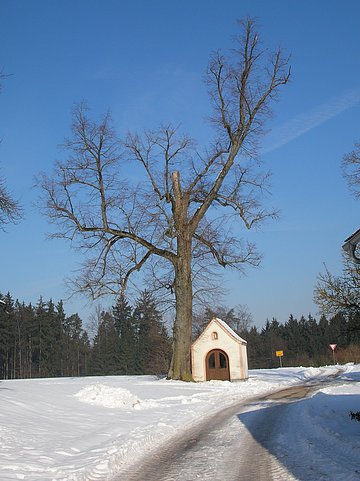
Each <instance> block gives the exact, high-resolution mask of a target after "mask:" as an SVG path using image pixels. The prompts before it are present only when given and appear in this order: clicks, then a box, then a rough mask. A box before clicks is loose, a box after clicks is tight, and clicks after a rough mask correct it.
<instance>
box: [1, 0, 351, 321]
mask: <svg viewBox="0 0 360 481" xmlns="http://www.w3.org/2000/svg"><path fill="white" fill-rule="evenodd" d="M248 15H250V16H253V17H256V18H257V19H258V22H259V24H260V25H261V32H262V37H263V41H264V44H265V45H268V46H271V47H273V48H276V47H277V46H279V45H280V46H282V47H283V48H285V49H286V51H287V52H288V53H289V54H291V65H292V80H291V83H290V85H289V86H287V87H286V88H285V89H283V92H282V95H281V97H280V100H279V102H278V103H276V104H275V106H274V116H273V118H272V119H270V121H269V122H268V125H267V127H268V128H269V129H270V131H269V133H268V134H267V136H266V137H264V139H263V141H262V159H263V161H264V163H265V165H266V166H268V167H269V168H270V169H271V170H272V173H273V177H272V190H271V191H272V195H271V197H270V198H269V199H268V202H269V203H270V204H271V205H272V206H275V207H276V208H278V209H280V211H281V216H280V219H279V220H278V221H275V222H269V223H267V224H266V225H264V226H263V227H262V228H261V229H260V230H256V231H252V232H250V233H248V238H249V239H251V240H254V241H255V242H256V243H257V245H258V248H259V250H260V251H261V252H262V253H263V255H264V259H263V262H262V266H261V268H259V269H248V271H247V276H246V277H242V278H239V277H238V275H237V274H235V273H229V274H228V275H226V279H227V288H228V290H229V293H228V296H227V298H226V302H227V304H228V305H230V306H233V305H236V304H246V305H247V306H248V309H249V311H250V312H251V313H252V315H253V317H254V322H255V324H256V325H257V326H262V325H263V324H264V322H265V321H266V318H270V319H271V318H272V317H276V318H277V319H278V320H279V321H280V322H284V321H286V320H287V318H288V316H289V314H290V313H292V314H293V315H294V316H297V317H299V316H300V315H302V314H304V315H305V316H306V315H308V314H309V313H312V314H313V315H316V316H317V315H318V312H317V307H316V306H315V305H314V304H313V301H312V298H313V289H314V285H315V283H316V277H317V275H318V274H319V272H322V271H323V270H324V267H323V264H324V263H326V265H327V267H328V268H329V270H330V271H331V272H333V273H339V272H340V270H341V245H342V242H343V240H344V239H345V238H346V237H347V236H348V235H350V234H351V233H352V232H353V231H354V230H356V229H357V228H358V227H359V215H358V211H359V207H360V206H359V204H358V203H356V201H355V199H354V198H353V197H352V196H351V195H350V193H349V191H348V189H347V186H346V184H345V181H344V180H343V178H342V176H341V170H340V162H341V158H342V156H343V155H344V154H345V153H347V152H348V151H350V150H351V149H352V147H353V143H354V142H355V141H359V139H360V123H359V120H360V56H359V53H358V49H359V45H360V30H359V28H358V20H359V18H360V2H358V1H357V0H347V1H340V0H338V1H334V0H326V1H324V0H317V1H316V2H314V1H310V0H303V1H300V0H297V1H294V0H286V1H285V0H277V1H276V0H261V1H260V0H252V1H246V0H238V1H235V0H224V1H222V2H220V1H214V0H197V1H194V0H192V1H191V0H183V1H181V2H180V1H179V2H175V1H169V0H168V1H164V0H152V1H146V0H132V1H130V0H123V1H120V0H117V1H115V0H101V1H100V0H97V1H94V0H71V1H69V0H61V1H60V0H59V1H55V0H31V1H27V0H23V1H20V0H1V2H0V69H2V70H3V72H4V73H6V74H8V75H9V77H8V78H7V79H6V80H5V81H4V82H3V90H2V92H1V95H0V112H1V115H0V136H1V138H2V143H1V145H0V172H1V175H3V176H4V177H5V178H6V180H7V183H8V186H9V188H10V189H11V191H12V193H13V195H14V196H15V197H17V198H19V199H20V201H21V203H22V205H23V207H24V211H25V218H24V220H23V221H22V222H21V223H20V224H18V225H16V226H9V227H8V229H7V232H6V233H0V246H1V276H0V292H2V293H5V292H7V291H10V292H11V293H12V295H13V296H14V297H15V298H19V299H20V300H24V301H25V302H30V301H31V302H33V303H35V302H36V301H37V300H38V298H39V296H40V295H42V296H43V297H44V298H45V299H46V300H48V299H49V298H50V297H52V298H53V299H54V300H56V301H57V300H59V299H60V298H63V299H65V298H66V297H67V295H68V294H67V290H66V287H65V285H64V279H65V278H66V277H69V276H71V273H72V271H74V270H75V269H76V268H77V267H78V264H79V261H80V260H81V257H79V256H78V254H76V253H75V252H73V251H72V250H71V248H70V246H69V245H67V244H66V243H64V242H63V241H59V240H56V241H55V240H48V239H47V238H46V234H47V233H49V232H51V226H50V225H49V224H48V222H47V220H46V219H44V218H43V217H41V215H40V213H39V212H38V209H37V208H36V207H35V205H34V201H35V200H36V198H37V195H38V193H37V192H36V190H34V188H33V183H34V176H35V175H36V174H37V173H39V172H40V171H43V170H44V171H47V172H50V171H51V169H52V165H53V163H54V160H55V159H56V158H57V156H59V148H58V146H59V144H61V142H62V141H63V139H64V137H65V136H66V135H67V134H68V132H69V126H70V121H71V110H72V107H73V105H74V103H75V102H79V101H81V100H87V101H88V102H89V104H90V105H91V106H92V108H93V109H94V111H95V113H97V112H99V113H100V112H104V111H106V110H107V109H108V108H110V109H111V111H112V115H113V118H114V121H115V124H116V127H117V129H118V131H119V133H120V134H124V133H126V132H127V131H128V130H141V129H142V128H144V127H145V128H146V127H147V128H154V127H156V126H157V125H158V124H159V123H161V122H168V121H171V122H173V123H175V124H181V126H182V128H183V130H184V131H185V132H186V133H188V134H190V135H191V136H193V137H195V138H198V139H199V140H200V141H203V142H204V141H206V140H207V138H208V136H209V127H208V125H207V124H206V122H204V118H205V117H206V115H207V114H208V113H209V103H208V97H207V89H206V86H205V85H204V84H203V82H202V76H203V73H204V70H205V68H206V65H207V61H208V59H209V55H210V53H211V51H213V50H215V49H218V48H223V49H226V48H229V47H230V46H231V38H232V36H233V35H234V34H236V31H237V24H236V20H237V19H239V18H245V17H246V16H248ZM92 307H93V306H92V304H91V303H90V304H89V303H88V302H87V301H86V300H84V299H81V298H73V299H71V300H70V301H65V310H66V312H67V314H71V313H72V312H73V311H78V312H79V314H80V316H81V317H82V318H83V320H84V321H86V320H87V318H88V316H89V313H90V312H91V311H92Z"/></svg>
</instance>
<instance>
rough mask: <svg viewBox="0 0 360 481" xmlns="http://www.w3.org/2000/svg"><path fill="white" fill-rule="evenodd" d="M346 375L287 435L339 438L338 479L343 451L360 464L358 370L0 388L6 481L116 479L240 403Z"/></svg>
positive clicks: (303, 411)
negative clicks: (242, 379) (183, 432)
mask: <svg viewBox="0 0 360 481" xmlns="http://www.w3.org/2000/svg"><path fill="white" fill-rule="evenodd" d="M339 368H340V369H341V370H342V374H341V377H340V380H341V381H342V382H340V383H339V382H337V383H336V384H334V386H333V387H331V388H329V387H326V388H325V387H324V389H322V390H321V391H320V392H319V393H318V394H316V395H314V396H312V398H311V399H309V400H307V402H306V403H298V406H299V412H298V414H297V416H296V418H294V424H293V425H292V426H289V427H288V430H289V431H288V433H286V432H283V436H284V440H286V443H287V444H289V443H290V444H291V442H292V439H294V436H293V435H292V434H290V433H293V432H294V431H297V433H298V435H297V436H296V439H294V443H295V442H296V443H299V442H302V443H306V442H307V441H306V439H307V438H308V436H309V435H312V438H313V441H314V442H316V443H325V442H326V443H327V444H329V440H332V441H330V442H331V443H333V444H335V443H336V449H334V451H333V458H334V457H336V456H337V457H338V458H339V459H338V466H339V472H341V463H342V462H344V459H345V458H344V456H345V453H346V462H351V459H353V461H354V462H357V461H358V458H359V448H360V423H358V422H356V421H353V420H351V419H350V417H349V411H359V410H360V365H355V366H351V365H347V366H341V367H324V368H319V369H315V368H282V369H272V370H253V371H250V378H249V380H248V381H246V382H237V383H229V382H221V381H210V382H205V383H198V384H194V383H183V382H178V381H167V380H159V379H157V378H155V377H153V376H137V377H131V376H114V377H87V378H61V379H60V378H58V379H36V380H13V381H1V382H0V399H1V409H0V480H1V481H10V480H19V479H24V480H26V481H45V480H46V481H50V480H57V481H58V480H62V481H85V480H86V481H90V480H104V479H111V478H112V477H113V476H115V475H116V473H117V472H118V471H119V470H120V469H122V468H124V467H125V466H127V465H129V464H130V463H132V462H134V461H136V459H137V458H139V457H141V456H143V455H144V454H145V453H147V452H149V449H153V448H156V446H159V445H161V443H164V442H166V440H167V439H169V438H171V437H172V436H174V434H175V433H178V432H180V431H181V430H183V429H185V428H186V427H187V426H189V425H191V424H192V423H193V422H195V420H197V419H199V418H204V417H205V416H206V415H209V414H210V413H214V411H216V410H218V409H221V408H222V407H224V406H226V405H229V404H232V403H234V402H236V401H241V400H246V399H248V398H252V397H255V396H259V395H262V394H266V393H269V392H271V391H274V390H278V389H280V388H282V387H288V386H291V385H294V384H297V383H301V382H303V381H306V380H310V379H319V378H323V379H325V378H326V377H328V376H331V375H333V374H334V373H335V372H337V371H338V369H339ZM349 381H352V382H349ZM302 430H306V436H301V431H302ZM309 431H311V433H309ZM304 434H305V432H304ZM295 448H296V449H297V447H296V446H295V445H294V449H295ZM319 462H321V461H319ZM359 477H360V474H359ZM338 479H340V478H338Z"/></svg>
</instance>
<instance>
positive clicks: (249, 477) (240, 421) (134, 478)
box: [117, 383, 360, 481]
mask: <svg viewBox="0 0 360 481" xmlns="http://www.w3.org/2000/svg"><path fill="white" fill-rule="evenodd" d="M321 387H324V384H323V383H322V384H321ZM318 388H319V386H318V387H316V386H309V385H308V384H307V385H303V386H298V387H292V388H289V389H285V390H282V391H279V392H277V393H275V394H273V395H270V396H267V397H266V398H262V399H260V398H259V399H256V400H253V401H252V402H250V403H247V404H245V405H244V404H240V405H236V406H231V407H229V408H226V409H224V410H223V411H221V412H220V413H218V414H217V415H216V416H213V417H211V418H207V419H206V420H204V421H203V422H201V423H198V424H197V425H195V426H193V427H192V428H191V429H190V430H188V431H187V432H186V433H184V434H183V435H182V436H181V438H179V439H177V440H175V441H174V442H173V443H168V444H167V446H166V447H163V449H162V450H161V451H160V452H159V451H158V452H157V453H156V454H155V455H152V456H151V459H146V460H145V461H144V462H143V463H142V464H140V465H139V466H138V467H137V468H136V469H135V470H134V467H133V468H132V469H131V471H129V472H128V473H123V474H122V476H121V481H143V480H144V479H146V480H147V481H194V480H199V481H200V480H204V481H205V480H206V481H219V480H222V481H254V480H256V481H295V480H297V481H320V480H323V479H324V480H325V479H326V480H328V479H329V478H328V477H326V475H325V473H324V476H323V474H322V473H321V466H322V465H323V464H324V463H327V464H328V463H331V460H332V453H333V448H334V446H333V441H330V443H331V446H330V445H329V446H328V447H329V448H331V449H327V448H328V447H326V446H325V448H324V446H318V445H313V444H312V442H311V440H310V439H309V440H308V443H307V442H306V440H304V439H301V442H300V443H298V445H297V444H296V441H297V439H296V438H297V433H296V432H294V435H293V437H292V439H291V440H289V444H291V445H292V450H288V449H287V447H288V443H287V442H286V440H284V439H282V436H281V433H282V426H284V427H285V426H286V428H285V429H284V432H286V433H289V426H290V425H291V424H292V423H293V424H294V425H297V424H298V422H299V420H298V419H295V418H294V416H295V417H296V415H297V405H298V403H299V402H300V403H301V402H306V399H302V398H305V397H306V396H307V395H308V394H310V393H313V392H314V391H316V390H317V389H318ZM294 401H297V402H294ZM290 432H291V431H290ZM301 435H303V431H302V434H301ZM304 441H305V443H304ZM294 445H295V446H296V449H295V450H294V449H293V447H294ZM304 445H305V446H306V452H303V451H304ZM320 458H321V463H319V462H318V461H319V460H320ZM356 469H357V466H354V465H352V464H351V463H350V465H349V466H348V472H347V473H345V472H343V473H342V477H341V480H342V481H354V480H356V479H360V474H359V473H358V472H357V471H356ZM117 479H118V480H119V481H120V478H117ZM334 479H336V478H334Z"/></svg>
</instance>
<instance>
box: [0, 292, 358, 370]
mask: <svg viewBox="0 0 360 481" xmlns="http://www.w3.org/2000/svg"><path fill="white" fill-rule="evenodd" d="M0 299H2V300H3V301H5V305H6V307H5V309H1V308H0V378H1V379H18V378H35V377H62V376H87V375H134V374H166V373H167V371H168V369H169V364H170V359H171V337H170V335H169V333H168V331H167V329H166V327H165V324H164V321H163V319H162V316H161V313H160V311H159V309H158V308H157V303H156V300H155V298H154V297H153V296H152V295H151V293H149V292H148V291H146V290H145V291H144V292H142V293H141V294H140V296H139V298H138V299H137V300H136V301H135V304H134V306H132V305H130V304H129V303H128V301H127V300H126V298H125V297H124V296H123V295H121V296H119V298H118V299H117V302H116V304H115V305H114V306H113V307H112V308H111V309H109V310H107V311H99V312H98V313H97V314H96V316H94V319H93V326H92V331H93V333H94V337H93V339H92V340H91V339H90V336H89V333H88V331H87V330H86V328H85V327H84V326H83V322H82V320H81V318H80V317H79V315H78V314H72V315H70V316H67V315H66V314H65V312H64V306H63V302H62V301H59V302H58V303H57V304H55V303H54V302H53V301H52V300H49V301H47V302H46V301H44V300H43V299H42V298H40V299H39V300H38V302H37V304H36V305H35V306H33V305H31V304H28V305H25V304H24V303H21V302H19V301H18V300H16V301H14V300H13V298H12V296H11V294H10V293H8V294H6V295H1V294H0ZM214 315H216V311H212V310H211V309H205V310H204V311H203V313H202V314H201V315H198V316H197V318H196V319H195V321H194V326H195V329H194V337H196V336H197V335H198V334H199V332H201V330H202V329H203V327H204V326H205V325H206V324H207V323H208V322H209V320H211V318H212V317H213V316H214ZM219 317H220V316H219ZM221 317H222V318H223V319H224V320H225V321H226V322H227V323H228V324H229V325H230V326H231V327H232V328H233V329H234V330H235V331H236V332H237V333H238V334H239V335H240V336H241V337H243V338H244V339H245V340H246V341H247V342H248V357H249V368H250V369H255V368H272V367H278V366H279V359H278V358H277V357H276V351H279V350H282V351H283V353H284V357H283V358H282V362H283V365H284V366H300V365H302V366H320V365H325V364H331V363H332V362H333V357H332V351H331V349H330V347H329V344H337V349H336V352H335V356H336V361H337V362H339V363H345V362H357V363H360V313H359V314H353V315H351V316H350V317H346V316H344V315H343V314H341V313H339V314H337V315H335V316H334V317H332V318H331V319H329V320H328V319H327V318H326V317H325V316H321V317H320V319H319V321H317V320H316V319H315V318H313V317H312V316H311V315H309V316H308V317H307V318H305V317H301V318H300V319H299V320H297V319H295V318H294V317H293V316H290V317H289V319H288V320H287V321H286V322H285V323H279V322H278V321H277V320H276V319H273V320H271V321H267V322H266V325H265V326H264V328H262V329H258V328H256V327H254V326H251V323H249V319H248V318H246V316H245V317H244V316H243V317H241V316H239V315H238V316H237V315H236V311H234V309H230V310H227V311H226V310H224V309H222V313H221Z"/></svg>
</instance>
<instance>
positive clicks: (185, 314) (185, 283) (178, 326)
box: [169, 235, 192, 381]
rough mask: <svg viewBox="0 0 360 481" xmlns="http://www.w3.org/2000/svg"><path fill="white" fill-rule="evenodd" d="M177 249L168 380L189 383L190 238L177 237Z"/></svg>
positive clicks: (190, 327) (190, 322) (190, 324)
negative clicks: (172, 330) (174, 305)
mask: <svg viewBox="0 0 360 481" xmlns="http://www.w3.org/2000/svg"><path fill="white" fill-rule="evenodd" d="M177 247H178V249H177V251H178V257H177V262H176V264H175V298H176V314H175V323H174V332H173V356H172V360H171V366H170V371H169V378H171V379H180V380H182V381H191V380H192V375H191V362H190V351H191V333H192V282H191V236H186V235H181V236H179V237H178V246H177Z"/></svg>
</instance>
